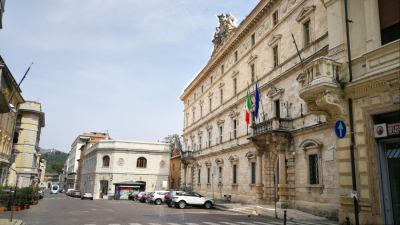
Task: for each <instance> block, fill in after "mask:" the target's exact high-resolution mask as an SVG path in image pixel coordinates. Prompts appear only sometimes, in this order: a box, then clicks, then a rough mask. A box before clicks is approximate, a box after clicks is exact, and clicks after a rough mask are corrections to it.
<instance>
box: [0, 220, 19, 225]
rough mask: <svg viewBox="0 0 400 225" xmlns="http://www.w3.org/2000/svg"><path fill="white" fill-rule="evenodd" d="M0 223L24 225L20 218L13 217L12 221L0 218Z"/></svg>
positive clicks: (4, 224) (1, 224) (3, 224)
mask: <svg viewBox="0 0 400 225" xmlns="http://www.w3.org/2000/svg"><path fill="white" fill-rule="evenodd" d="M0 225H25V223H24V221H22V220H16V219H13V221H12V222H10V220H9V219H0Z"/></svg>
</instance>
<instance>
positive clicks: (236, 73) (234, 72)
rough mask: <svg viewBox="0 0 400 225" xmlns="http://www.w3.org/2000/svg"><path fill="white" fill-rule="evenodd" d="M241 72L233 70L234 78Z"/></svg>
mask: <svg viewBox="0 0 400 225" xmlns="http://www.w3.org/2000/svg"><path fill="white" fill-rule="evenodd" d="M238 74H239V70H234V71H232V78H235V77H236V76H237V75H238Z"/></svg>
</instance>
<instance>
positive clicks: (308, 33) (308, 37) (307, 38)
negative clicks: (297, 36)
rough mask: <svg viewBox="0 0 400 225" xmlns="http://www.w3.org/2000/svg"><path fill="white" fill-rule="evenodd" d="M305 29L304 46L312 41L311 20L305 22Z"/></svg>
mask: <svg viewBox="0 0 400 225" xmlns="http://www.w3.org/2000/svg"><path fill="white" fill-rule="evenodd" d="M303 30H304V46H308V45H309V44H310V43H311V30H310V21H309V20H308V21H307V22H305V23H304V24H303Z"/></svg>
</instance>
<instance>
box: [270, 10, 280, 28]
mask: <svg viewBox="0 0 400 225" xmlns="http://www.w3.org/2000/svg"><path fill="white" fill-rule="evenodd" d="M278 19H279V18H278V10H276V11H275V12H274V13H273V14H272V23H273V24H274V26H275V25H277V24H278Z"/></svg>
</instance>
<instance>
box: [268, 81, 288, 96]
mask: <svg viewBox="0 0 400 225" xmlns="http://www.w3.org/2000/svg"><path fill="white" fill-rule="evenodd" d="M270 86H271V87H270V88H269V90H268V92H267V96H268V97H270V98H273V97H275V96H277V95H281V94H283V92H285V89H283V88H277V87H276V86H275V85H273V84H271V85H270Z"/></svg>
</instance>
